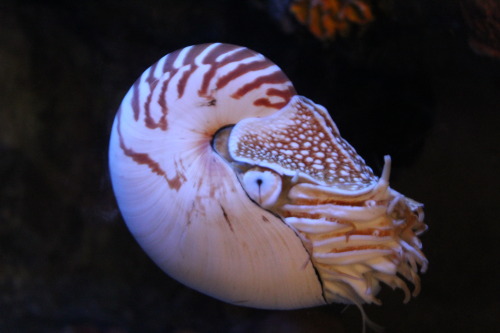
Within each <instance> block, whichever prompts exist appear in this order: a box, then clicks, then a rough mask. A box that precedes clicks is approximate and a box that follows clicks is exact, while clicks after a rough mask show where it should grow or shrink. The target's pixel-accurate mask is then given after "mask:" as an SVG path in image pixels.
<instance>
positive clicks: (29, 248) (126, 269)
mask: <svg viewBox="0 0 500 333" xmlns="http://www.w3.org/2000/svg"><path fill="white" fill-rule="evenodd" d="M373 2H374V3H375V4H376V6H375V7H374V8H375V9H374V12H375V21H374V22H373V23H372V24H371V25H370V26H368V27H367V28H366V29H364V32H363V31H356V29H355V30H354V31H353V33H352V34H351V35H349V36H348V37H345V38H337V39H336V40H335V41H332V42H321V41H319V40H317V39H316V38H314V37H313V36H312V35H311V34H310V33H309V32H308V31H307V29H306V28H304V27H302V26H300V25H299V24H298V23H297V22H296V21H294V20H293V18H292V17H290V16H289V14H288V12H287V10H286V1H278V0H276V1H264V0H254V1H222V0H219V1H217V0H212V1H194V0H188V1H173V0H172V1H168V0H163V1H155V0H146V1H128V0H125V1H111V0H100V1H94V0H92V1H72V2H69V1H68V2H67V3H64V2H58V1H9V0H1V1H0V332H82V333H83V332H91V333H93V332H109V333H110V332H115V333H118V332H177V333H181V332H183V333H187V332H192V333H194V332H200V333H201V332H359V331H360V327H361V324H360V323H361V320H360V316H359V312H358V310H357V309H356V308H355V307H348V308H346V309H344V307H343V306H341V305H331V306H326V307H321V308H314V309H304V310H297V311H283V312H280V311H264V310H255V309H247V308H240V307H236V306H231V305H228V304H224V303H222V302H219V301H217V300H214V299H211V298H209V297H206V296H204V295H202V294H199V293H197V292H194V291H192V290H189V289H187V288H185V287H183V286H182V285H180V284H179V283H177V282H176V281H174V280H172V279H171V278H169V277H168V276H166V275H164V274H163V273H162V272H161V271H160V270H159V269H158V268H157V267H156V266H155V265H154V264H153V263H152V262H151V261H150V260H149V259H148V257H147V256H146V255H145V254H144V253H143V252H142V251H141V249H140V248H139V246H138V245H137V243H136V242H135V241H134V239H133V238H132V237H131V235H130V234H129V233H128V231H127V229H126V227H125V225H124V223H123V221H122V219H121V217H120V214H119V212H118V210H117V207H116V204H115V201H114V198H113V194H112V190H111V186H110V182H109V175H108V171H107V142H108V136H109V131H110V127H111V123H112V120H113V117H114V113H115V111H116V109H117V107H118V105H119V103H120V101H121V99H122V97H123V96H124V94H125V93H126V91H127V90H128V88H129V87H130V86H131V84H132V83H133V82H134V81H135V79H136V78H137V77H138V76H139V75H140V74H141V73H142V72H143V71H144V70H145V69H146V68H147V67H149V66H150V65H151V64H152V63H154V62H155V61H156V60H158V59H159V58H160V57H161V56H163V55H164V54H167V53H169V52H171V51H174V50H176V49H178V48H181V47H184V46H187V45H191V44H196V43H204V42H215V41H220V42H226V43H233V44H239V45H244V46H247V47H249V48H252V49H254V50H256V51H258V52H260V53H262V54H264V55H266V56H267V57H268V58H270V59H271V60H273V61H274V62H275V63H276V64H278V65H279V66H280V67H281V68H282V69H283V70H284V71H285V73H287V75H288V76H289V77H290V79H291V80H292V82H294V84H295V86H296V89H297V91H298V92H299V93H300V94H301V95H304V96H307V97H309V98H311V99H312V100H314V101H315V102H317V103H319V104H322V105H324V106H325V107H326V108H327V109H328V110H329V111H330V112H331V114H332V116H333V119H334V120H335V121H336V123H337V125H338V127H339V129H340V131H341V132H342V134H343V136H344V137H345V138H346V139H347V140H348V141H349V142H350V143H351V144H352V145H353V146H354V147H356V149H357V150H358V152H359V153H360V154H361V155H362V156H363V157H364V158H365V159H366V161H367V163H368V164H369V165H371V166H372V167H373V169H374V171H375V172H376V173H380V169H381V162H382V160H383V159H382V157H383V155H384V154H391V155H392V158H393V173H392V177H391V180H392V184H391V185H392V187H393V188H395V189H397V190H398V191H400V192H401V193H404V194H405V195H407V196H409V197H412V198H414V199H416V200H418V201H421V202H423V203H425V205H426V206H425V207H426V222H427V224H428V225H429V228H430V229H429V231H428V232H427V233H425V234H424V235H423V237H422V240H423V244H424V252H425V253H426V255H427V256H428V258H429V261H430V267H429V270H428V272H427V273H426V274H424V275H423V276H422V293H421V295H420V296H418V297H417V298H416V299H413V300H412V301H411V302H410V303H409V304H407V305H403V304H402V299H403V295H402V292H401V291H396V292H392V291H390V290H388V289H389V288H387V290H385V289H384V290H383V292H382V295H381V298H382V300H383V302H384V305H383V306H381V307H378V306H366V307H365V309H366V311H367V313H368V315H369V317H370V318H371V319H373V320H374V321H375V322H377V323H379V324H381V325H382V326H385V327H386V332H498V324H500V319H499V318H500V290H499V289H500V288H499V284H500V282H499V279H500V268H499V254H500V253H499V250H498V249H499V245H498V243H499V240H498V239H499V235H500V219H499V217H498V209H499V208H500V203H499V199H500V195H499V188H500V177H499V175H498V174H499V172H500V146H499V144H500V134H499V125H500V116H499V111H500V110H499V107H500V89H499V88H500V61H499V60H498V59H495V58H494V57H488V56H486V55H484V54H478V53H477V52H474V51H473V49H472V48H471V47H470V45H469V43H468V37H470V36H474V32H473V31H471V30H470V29H469V28H468V25H467V24H466V21H465V20H464V16H463V13H462V11H461V7H460V5H459V3H458V2H456V1H451V0H449V1H432V0H391V1H390V0H384V1H382V0H381V1H373ZM464 2H466V1H464ZM469 2H470V1H469ZM497 14H498V13H497ZM490 37H491V36H490ZM493 37H494V36H493ZM476 49H477V48H476Z"/></svg>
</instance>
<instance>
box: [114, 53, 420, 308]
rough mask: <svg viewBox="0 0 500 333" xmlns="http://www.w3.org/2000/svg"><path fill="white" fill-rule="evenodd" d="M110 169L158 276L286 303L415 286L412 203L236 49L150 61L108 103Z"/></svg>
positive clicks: (224, 294)
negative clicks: (113, 104)
mask: <svg viewBox="0 0 500 333" xmlns="http://www.w3.org/2000/svg"><path fill="white" fill-rule="evenodd" d="M109 158H110V170H111V178H112V183H113V188H114V191H115V195H116V198H117V202H118V205H119V208H120V211H121V212H122V215H123V217H124V219H125V221H126V223H127V225H128V227H129V229H130V231H131V232H132V234H133V235H134V237H135V238H136V239H137V241H138V242H139V244H140V245H141V246H142V247H143V248H144V250H145V251H146V252H147V253H148V254H149V255H150V257H151V258H152V259H153V260H154V261H155V262H156V263H157V264H158V265H159V266H160V267H161V268H162V269H163V270H165V272H167V273H168V274H169V275H171V276H172V277H173V278H175V279H177V280H179V281H180V282H182V283H184V284H186V285H187V286H189V287H192V288H194V289H197V290H199V291H201V292H204V293H206V294H208V295H211V296H213V297H216V298H219V299H221V300H224V301H227V302H230V303H234V304H240V305H246V306H252V307H260V308H275V309H290V308H301V307H309V306H315V305H321V304H327V303H330V302H346V303H355V304H361V303H365V302H368V303H370V302H376V303H379V301H378V299H377V298H376V294H377V292H378V290H379V288H380V283H381V282H382V283H384V284H387V285H389V286H391V287H393V288H401V289H403V290H404V291H405V293H406V295H407V297H406V299H405V300H408V299H409V298H410V291H409V288H408V286H407V282H411V283H412V284H413V285H414V286H415V288H414V291H413V294H416V293H418V290H419V284H420V283H419V278H418V274H417V273H418V266H420V267H421V270H425V268H426V265H427V260H426V258H425V256H424V255H423V253H422V252H421V251H420V248H421V244H420V241H419V240H418V238H417V236H418V234H420V233H421V232H422V231H423V230H425V228H426V226H425V224H424V223H423V213H422V205H421V204H419V203H417V202H415V201H413V200H411V199H408V198H406V197H404V196H403V195H401V194H399V193H397V192H396V191H394V190H392V189H391V188H390V187H389V173H390V158H389V157H386V159H385V167H384V171H383V172H382V175H381V177H380V178H378V177H376V176H375V175H374V174H373V172H372V170H371V169H370V168H369V167H367V166H366V165H365V163H364V161H363V159H362V158H361V157H360V156H359V155H358V154H357V153H356V152H355V150H354V149H353V148H352V147H351V146H350V145H349V144H348V143H347V142H346V141H345V140H344V139H342V137H341V136H340V133H339V131H338V129H337V127H336V125H335V124H334V122H333V121H332V120H331V118H330V116H329V115H328V112H327V111H326V110H325V109H324V108H323V107H321V106H319V105H316V104H314V103H313V102H311V101H309V100H308V99H306V98H304V97H301V96H298V95H297V94H296V92H295V90H294V88H293V85H292V84H291V82H290V81H289V80H288V78H287V77H286V76H285V75H284V74H283V72H281V70H280V69H279V68H278V67H277V66H276V65H274V64H273V63H272V62H270V61H269V60H268V59H266V58H264V57H263V56H262V55H260V54H258V53H256V52H254V51H251V50H248V49H246V48H244V47H239V46H234V45H227V44H218V43H216V44H203V45H197V46H191V47H187V48H184V49H182V50H178V51H175V52H173V53H170V54H168V55H167V56H165V57H163V58H162V59H160V60H159V61H158V62H157V63H156V64H154V65H153V66H152V67H150V68H149V69H148V70H146V72H144V73H143V74H142V76H141V77H140V78H139V79H138V80H137V81H136V82H135V84H134V85H133V86H132V88H131V89H130V91H129V92H128V93H127V95H126V96H125V98H124V100H123V102H122V104H121V106H120V109H119V111H118V113H117V115H116V118H115V122H114V125H113V129H112V134H111V140H110V151H109Z"/></svg>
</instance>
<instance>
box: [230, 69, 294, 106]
mask: <svg viewBox="0 0 500 333" xmlns="http://www.w3.org/2000/svg"><path fill="white" fill-rule="evenodd" d="M285 82H288V78H287V77H286V75H285V74H283V72H282V71H280V70H278V71H276V72H274V73H271V74H268V75H265V76H259V77H257V78H256V79H255V80H253V81H252V82H250V83H247V84H245V85H244V86H243V87H241V88H240V89H238V90H237V91H236V92H235V93H234V94H232V95H231V97H233V98H236V99H240V98H241V97H243V96H245V95H246V94H247V93H249V92H250V91H252V90H255V89H258V88H260V87H261V86H262V85H263V84H266V83H267V84H275V83H285Z"/></svg>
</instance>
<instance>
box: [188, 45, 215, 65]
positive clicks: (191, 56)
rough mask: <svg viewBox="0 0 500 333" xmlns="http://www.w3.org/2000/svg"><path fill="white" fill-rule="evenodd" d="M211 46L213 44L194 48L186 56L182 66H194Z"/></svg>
mask: <svg viewBox="0 0 500 333" xmlns="http://www.w3.org/2000/svg"><path fill="white" fill-rule="evenodd" d="M210 45H212V44H201V45H195V46H193V47H192V48H191V49H190V50H189V51H188V52H187V54H186V55H185V57H184V61H183V62H182V65H183V66H184V65H189V64H193V63H194V60H195V59H196V57H198V56H199V55H200V53H201V52H203V51H204V50H205V49H206V48H207V47H209V46H210Z"/></svg>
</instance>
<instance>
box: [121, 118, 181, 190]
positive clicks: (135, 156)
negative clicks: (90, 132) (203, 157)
mask: <svg viewBox="0 0 500 333" xmlns="http://www.w3.org/2000/svg"><path fill="white" fill-rule="evenodd" d="M117 117H118V118H117V120H118V123H117V132H118V138H119V141H120V149H121V150H122V151H123V153H124V154H125V156H128V157H130V158H131V159H132V160H133V161H134V162H135V163H137V164H139V165H146V166H147V167H149V169H150V170H151V171H152V172H153V173H154V174H156V175H158V176H161V177H163V178H164V179H165V180H166V181H167V184H168V186H169V187H170V188H171V189H173V190H176V191H178V190H179V189H180V187H181V186H182V184H184V183H185V182H186V180H187V178H186V176H185V175H184V174H183V173H182V172H180V171H179V170H178V165H177V163H176V164H175V166H176V175H175V176H174V177H173V178H172V179H170V178H168V176H167V173H166V172H165V170H163V169H162V168H161V166H160V164H159V163H158V162H156V161H155V160H153V159H152V158H151V157H150V156H149V154H147V153H139V152H136V151H134V150H133V149H132V148H129V147H127V146H126V145H125V142H124V140H123V135H122V132H121V112H120V110H118V114H117Z"/></svg>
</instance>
